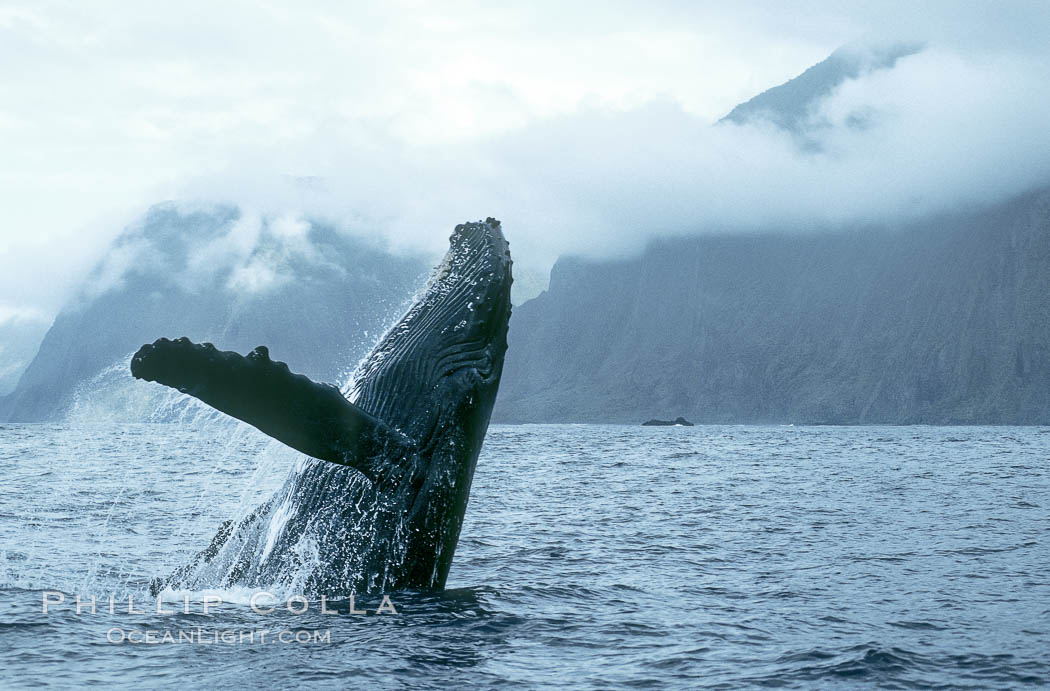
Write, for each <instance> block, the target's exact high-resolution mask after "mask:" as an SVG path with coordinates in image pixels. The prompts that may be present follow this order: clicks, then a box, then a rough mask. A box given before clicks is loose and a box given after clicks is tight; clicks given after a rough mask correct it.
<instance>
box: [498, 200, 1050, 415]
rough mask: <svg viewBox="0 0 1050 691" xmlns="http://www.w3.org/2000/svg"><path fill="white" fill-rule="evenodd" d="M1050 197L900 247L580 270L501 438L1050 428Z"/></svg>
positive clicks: (733, 252)
mask: <svg viewBox="0 0 1050 691" xmlns="http://www.w3.org/2000/svg"><path fill="white" fill-rule="evenodd" d="M1048 296H1050V190H1043V191H1040V192H1034V193H1030V194H1027V195H1025V196H1022V197H1020V198H1017V199H1014V200H1011V201H1009V202H1006V203H1002V204H999V205H997V206H995V207H993V208H989V209H986V210H984V211H981V212H967V213H959V214H956V215H953V216H944V217H939V218H935V219H927V220H925V221H922V222H917V223H912V224H908V225H905V226H901V227H897V228H891V229H881V230H877V229H865V230H861V229H844V230H843V231H841V232H839V233H835V234H820V235H809V236H799V235H785V234H781V235H772V234H770V235H755V234H753V235H732V236H730V235H726V236H706V237H693V238H683V239H675V240H664V241H660V242H657V243H655V244H653V245H651V246H650V247H649V248H648V249H647V251H646V252H645V253H644V254H643V255H642V256H640V257H636V258H633V259H628V260H620V261H604V262H598V261H584V260H580V259H572V258H563V259H562V260H560V261H558V263H557V264H556V265H555V267H554V269H553V271H552V272H551V282H550V288H549V290H548V291H547V292H545V293H543V294H542V295H540V296H539V297H537V298H536V299H534V300H532V301H529V302H527V303H525V304H524V305H522V306H521V307H520V308H519V309H518V310H517V311H516V312H515V316H514V322H513V323H512V324H511V330H510V351H509V354H508V356H507V363H506V369H505V372H504V379H503V381H504V383H503V389H502V390H501V392H500V399H499V402H498V403H497V406H496V411H495V413H494V419H495V420H497V421H501V422H621V423H627V424H631V423H634V424H637V422H636V421H637V420H639V419H645V418H646V416H647V413H649V412H650V411H652V410H654V409H657V410H679V411H682V412H683V413H684V414H685V415H687V416H688V417H689V418H690V419H692V420H695V421H699V422H705V423H719V422H732V423H745V422H751V423H764V422H775V423H831V424H857V423H900V424H915V423H930V424H1037V423H1038V424H1050V298H1048Z"/></svg>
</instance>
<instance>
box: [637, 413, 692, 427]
mask: <svg viewBox="0 0 1050 691" xmlns="http://www.w3.org/2000/svg"><path fill="white" fill-rule="evenodd" d="M692 426H693V423H691V422H689V421H688V420H686V419H685V418H684V417H682V416H678V417H676V418H675V419H674V420H657V419H656V418H653V419H652V420H646V421H645V422H643V423H642V427H692Z"/></svg>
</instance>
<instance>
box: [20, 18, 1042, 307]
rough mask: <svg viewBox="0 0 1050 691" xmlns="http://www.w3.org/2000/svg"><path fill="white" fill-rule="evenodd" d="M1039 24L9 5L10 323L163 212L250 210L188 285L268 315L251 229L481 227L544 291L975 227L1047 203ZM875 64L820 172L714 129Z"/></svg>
mask: <svg viewBox="0 0 1050 691" xmlns="http://www.w3.org/2000/svg"><path fill="white" fill-rule="evenodd" d="M1048 24H1050V5H1047V4H1046V3H1027V2H1013V3H1009V4H1005V5H1003V4H994V5H991V4H981V3H966V4H963V3H958V2H947V1H945V2H941V1H937V0H931V1H930V2H924V3H877V4H872V3H865V2H859V1H857V2H838V3H817V2H803V3H791V4H790V5H785V4H784V3H774V2H754V3H733V4H732V5H729V6H727V5H726V4H725V3H706V2H673V1H669V2H664V3H630V2H619V3H612V4H608V5H605V6H603V9H602V11H595V10H594V9H593V7H591V8H585V7H584V6H572V7H566V6H564V4H563V3H553V2H552V3H544V2H539V3H530V4H529V5H527V6H520V7H493V6H491V5H489V4H485V3H473V2H458V3H441V4H440V5H426V4H418V3H409V2H404V3H401V2H392V3H384V4H382V5H372V6H348V5H345V4H342V3H329V2H315V3H311V4H309V5H305V6H302V7H301V8H300V9H297V10H294V11H293V10H291V9H285V8H280V7H276V6H272V5H269V4H265V3H264V4H258V3H248V2H234V3H229V4H224V5H222V6H221V7H216V6H214V5H205V4H193V3H190V4H188V5H179V6H178V7H176V6H172V7H171V8H168V9H167V10H165V11H158V10H157V8H145V7H143V8H137V7H132V6H128V5H127V4H125V3H117V4H107V3H105V2H100V3H92V4H91V5H83V6H70V5H68V4H51V3H46V2H45V3H37V2H33V3H8V5H6V6H5V8H4V9H2V10H0V64H2V66H3V67H4V71H5V74H6V75H8V79H7V81H6V82H5V91H4V94H0V112H2V113H3V116H2V117H0V136H3V137H4V138H5V164H4V169H2V170H0V178H2V180H0V181H2V182H3V183H4V184H3V185H2V186H0V190H2V192H0V195H2V199H0V208H3V209H4V213H5V218H4V222H3V223H2V224H0V305H8V306H9V307H8V308H9V309H12V308H19V309H22V308H33V309H37V310H41V311H44V312H47V311H54V310H55V309H57V306H58V305H60V304H61V302H62V301H63V300H64V299H65V296H66V295H68V294H69V292H70V290H71V289H72V286H75V285H77V283H78V281H79V278H80V277H82V276H83V275H84V274H85V273H86V272H87V270H88V268H89V267H90V266H91V265H92V264H94V263H95V261H96V260H97V258H98V257H99V256H101V255H102V254H103V252H104V248H106V247H107V246H108V245H109V243H110V242H111V241H112V239H113V238H114V237H115V236H116V235H117V233H119V232H120V230H121V228H123V227H124V226H125V225H127V224H129V223H130V222H132V221H133V220H134V218H135V217H136V216H139V215H141V213H142V210H143V209H145V208H146V207H147V206H148V205H149V204H152V203H154V202H157V201H161V200H164V199H199V200H203V201H210V202H220V203H233V204H238V205H239V206H241V207H242V208H243V209H244V211H245V214H244V215H243V216H242V221H241V223H242V224H243V226H239V227H238V228H237V229H235V230H234V231H233V232H231V234H230V235H229V237H223V238H222V239H221V240H219V241H216V242H214V243H211V244H206V245H205V246H202V247H201V248H200V249H199V254H197V255H195V258H193V259H192V260H191V266H190V269H191V270H192V269H193V262H194V261H195V262H197V263H196V267H197V268H198V269H200V270H204V271H210V270H211V269H212V268H213V267H214V266H217V265H220V264H225V265H228V266H235V267H240V268H241V270H242V273H241V274H238V275H240V276H242V278H243V281H244V285H252V286H258V287H262V286H265V285H271V284H272V281H271V280H270V278H268V277H267V274H266V273H265V272H262V271H260V270H259V269H258V266H259V262H262V264H261V265H262V266H269V267H270V268H271V269H273V271H274V272H275V273H274V276H273V280H275V281H276V280H279V279H280V277H279V274H280V266H279V259H280V258H279V257H276V258H274V257H269V258H267V257H263V256H261V255H258V254H253V253H254V252H256V249H257V247H258V244H259V242H260V238H261V234H260V230H259V229H260V228H261V227H262V225H263V224H269V228H270V232H271V234H274V235H279V236H281V238H282V240H281V242H282V247H285V248H286V250H287V251H289V252H298V253H299V254H301V255H303V256H305V254H303V253H308V252H309V246H308V244H306V245H304V244H303V243H302V242H301V241H300V240H301V235H302V229H303V228H304V224H305V222H306V221H307V220H309V219H314V218H317V219H320V220H326V221H331V222H333V223H336V224H338V225H339V226H340V227H341V228H344V229H345V230H346V231H347V232H352V233H357V234H361V235H368V236H372V237H379V238H380V239H382V240H383V241H385V242H387V243H388V244H389V245H390V246H391V247H393V248H394V249H405V248H411V249H420V248H421V249H424V250H426V251H430V252H435V253H436V252H439V251H441V250H442V249H443V247H444V245H445V242H446V240H447V236H448V233H449V232H450V230H451V228H452V227H453V226H454V225H455V224H456V223H458V222H461V221H463V220H465V219H471V218H481V217H484V216H487V215H494V216H497V217H500V218H501V219H503V220H504V223H505V227H506V228H507V232H508V235H509V237H510V240H511V243H512V246H513V248H514V252H515V257H516V261H517V263H518V266H519V267H522V268H529V267H532V268H534V269H535V270H538V271H542V269H543V268H544V267H546V266H549V264H550V262H552V261H553V260H554V259H555V258H556V257H557V256H558V255H559V254H562V253H566V252H574V253H590V254H595V255H610V254H615V253H621V252H625V251H631V250H633V249H637V248H638V247H640V246H642V245H643V244H644V243H645V242H646V241H647V240H648V239H649V238H652V237H654V236H657V235H661V234H681V233H701V232H724V231H740V230H750V229H755V228H767V229H776V230H781V231H783V232H799V231H804V230H808V229H829V228H841V227H853V226H865V225H870V224H873V223H875V224H877V223H888V222H893V221H895V220H898V219H902V218H911V217H914V216H916V215H920V214H924V213H931V212H936V211H938V210H942V209H947V208H954V207H956V206H958V205H961V204H962V205H972V204H979V203H988V202H993V201H995V200H997V199H1002V198H1005V197H1007V196H1009V195H1011V194H1016V193H1018V192H1020V191H1023V190H1024V189H1027V188H1029V187H1031V186H1034V185H1040V184H1046V183H1047V181H1048V170H1050V167H1048V161H1050V155H1048V152H1047V148H1048V144H1047V141H1048V140H1047V138H1046V137H1045V136H1044V135H1043V133H1042V129H1041V128H1042V126H1043V123H1045V122H1046V121H1047V115H1048V114H1050V113H1048V112H1047V110H1048V105H1047V104H1050V98H1048V96H1050V94H1048V93H1047V92H1048V86H1047V85H1050V79H1047V77H1048V76H1050V75H1048V70H1047V65H1048V64H1050V57H1048V51H1050V49H1048V48H1047V46H1046V41H1045V37H1043V36H1042V33H1043V32H1041V31H1040V28H1041V27H1044V26H1046V25H1048ZM887 40H892V41H924V42H926V44H927V45H928V46H929V47H928V48H927V50H925V51H923V52H922V53H920V54H918V55H914V56H910V57H908V58H905V59H902V60H900V61H899V62H898V64H897V65H896V66H895V67H894V68H893V69H891V70H882V71H877V72H873V73H870V74H867V75H864V76H862V77H860V78H858V79H855V80H850V81H848V82H846V83H844V84H843V85H841V86H840V88H838V89H837V90H836V91H834V92H833V93H832V94H831V95H830V96H829V97H828V98H826V99H824V100H823V101H821V102H820V103H817V104H814V110H813V112H812V118H813V122H814V123H822V125H829V126H820V127H817V126H816V125H814V129H813V133H814V136H817V137H819V138H820V142H821V147H820V149H819V150H818V151H812V150H804V149H803V148H800V147H799V146H798V142H797V141H795V140H794V138H792V137H791V136H789V135H787V134H785V133H784V132H783V131H781V130H778V129H777V128H775V127H773V126H769V125H763V124H762V123H756V124H752V125H747V126H737V125H732V124H722V125H718V126H715V125H714V124H713V123H714V122H715V121H716V120H717V119H718V118H719V117H721V116H722V115H724V114H725V113H727V112H728V111H729V110H730V109H731V108H732V107H733V106H734V105H735V104H736V103H739V102H741V101H744V100H747V99H748V98H750V97H751V96H753V95H755V94H756V93H758V92H760V91H762V90H763V89H766V88H768V87H770V86H773V85H775V84H778V83H781V82H783V81H785V80H787V79H788V78H790V77H792V76H795V75H797V74H798V73H800V72H802V71H803V70H804V69H805V68H806V67H808V66H809V65H812V64H814V63H816V62H818V61H820V60H821V59H823V58H824V57H825V56H826V55H827V54H829V53H830V52H831V51H832V50H834V49H835V48H836V47H838V46H839V45H842V44H844V43H849V42H851V41H863V42H868V43H871V44H873V45H877V44H878V43H879V42H880V41H887ZM90 219H97V220H95V221H94V222H89V221H90ZM282 219H283V220H282ZM296 238H300V240H297V239H296ZM252 257H255V259H252ZM120 259H121V257H120V252H116V253H115V254H114V255H113V256H112V257H110V259H109V261H110V263H111V264H112V268H113V271H114V272H116V274H117V275H118V276H119V275H120V267H119V262H120ZM253 262H255V263H254V264H253ZM251 267H256V268H251ZM114 280H117V279H114ZM238 280H241V279H238Z"/></svg>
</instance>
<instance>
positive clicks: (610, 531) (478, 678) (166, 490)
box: [0, 422, 1050, 689]
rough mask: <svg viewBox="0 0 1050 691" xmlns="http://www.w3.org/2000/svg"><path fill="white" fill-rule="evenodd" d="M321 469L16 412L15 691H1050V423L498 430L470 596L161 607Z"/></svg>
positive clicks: (170, 430)
mask: <svg viewBox="0 0 1050 691" xmlns="http://www.w3.org/2000/svg"><path fill="white" fill-rule="evenodd" d="M298 460H299V459H298V457H297V455H296V454H295V453H294V452H292V451H290V450H288V449H285V448H284V447H282V446H281V445H280V444H277V443H276V442H272V441H270V440H268V439H267V438H266V437H264V436H263V435H261V434H260V433H258V432H256V431H255V430H252V429H251V428H248V427H247V426H245V425H240V424H218V423H201V424H124V423H115V422H94V423H90V424H87V423H85V424H80V423H69V424H25V425H12V424H9V425H2V426H0V687H2V688H23V687H25V688H31V687H55V688H72V687H81V686H90V685H93V686H100V687H135V688H151V687H173V686H177V687H181V688H230V687H237V688H258V687H266V688H347V687H349V688H366V689H386V688H391V689H393V688H434V689H439V688H440V689H444V688H449V687H453V686H459V687H468V686H469V687H474V686H476V687H483V688H492V687H501V688H503V687H506V688H555V687H557V688H562V687H570V688H597V689H609V688H639V687H640V688H734V689H735V688H748V687H783V688H859V687H878V688H890V689H910V688H975V689H976V688H979V689H987V688H1016V687H1020V686H1036V687H1038V686H1046V685H1050V429H1048V428H1040V427H921V426H910V427H804V426H803V427H796V426H696V427H641V426H615V425H522V426H501V425H494V426H492V427H490V429H489V432H488V438H487V440H486V442H485V446H484V449H483V451H482V454H481V458H480V460H479V461H478V465H477V471H476V474H475V477H474V485H473V490H472V493H471V497H470V503H469V505H468V507H467V514H466V520H465V523H464V526H463V531H462V535H461V538H460V541H459V546H458V549H457V552H456V556H455V560H454V562H453V565H452V570H451V573H450V576H449V582H448V587H447V589H446V590H444V591H443V592H436V593H426V592H405V591H402V592H391V593H371V594H359V595H357V596H355V600H354V601H353V602H351V601H350V600H349V599H348V598H335V599H334V600H333V601H328V602H318V601H313V600H310V599H308V598H302V597H299V596H297V595H296V594H295V593H283V592H272V593H271V592H269V591H262V590H257V591H246V590H243V589H237V588H234V589H225V590H223V589H221V588H217V589H215V590H212V591H200V592H195V593H187V594H182V595H181V598H182V599H180V600H176V601H171V600H164V599H162V600H161V601H160V603H159V604H158V603H157V602H156V600H154V599H153V598H152V597H151V596H150V594H149V584H150V581H151V579H153V578H154V577H156V576H163V575H166V574H168V573H170V572H171V571H172V570H173V569H174V568H176V567H177V566H179V565H180V564H182V563H185V562H186V561H187V560H188V559H189V558H190V557H191V555H193V554H194V553H196V552H197V551H199V550H201V549H203V548H205V547H206V546H207V545H208V543H209V541H210V540H211V538H212V536H213V535H214V534H215V531H216V530H217V529H218V527H219V525H220V524H221V523H222V521H223V520H225V519H227V518H229V517H231V516H233V515H236V514H238V512H242V511H243V509H244V507H246V506H248V505H252V504H255V503H258V502H260V501H262V500H263V499H265V498H266V496H268V494H269V493H272V492H273V491H274V490H275V489H276V488H277V487H278V486H279V485H280V484H281V483H282V481H283V480H284V479H285V477H286V476H287V475H288V473H289V472H291V471H292V469H293V467H294V466H295V464H296V463H297V461H298ZM78 599H79V604H80V607H79V611H78V607H77V601H78ZM92 602H93V603H94V611H92V608H91V605H92ZM45 607H46V610H47V611H46V612H45ZM158 609H159V612H158Z"/></svg>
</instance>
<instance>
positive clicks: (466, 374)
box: [350, 218, 513, 445]
mask: <svg viewBox="0 0 1050 691" xmlns="http://www.w3.org/2000/svg"><path fill="white" fill-rule="evenodd" d="M512 280H513V279H512V276H511V259H510V250H509V246H508V243H507V241H506V239H505V238H504V237H503V231H502V229H501V227H500V222H499V221H497V220H495V219H493V218H489V219H486V220H485V221H479V222H477V223H463V224H461V225H458V226H456V228H455V230H454V232H453V233H452V236H451V237H450V238H449V249H448V252H447V253H446V255H445V257H444V259H443V261H442V262H441V263H440V264H439V265H438V266H437V268H436V269H435V270H434V273H433V275H432V276H431V277H430V280H429V281H428V283H427V285H426V287H425V288H424V289H423V293H422V295H421V296H420V297H419V299H418V300H417V301H416V303H415V304H414V305H413V306H412V308H411V309H410V310H409V311H408V313H407V314H406V315H405V316H404V317H403V318H402V319H401V320H400V321H399V322H398V323H397V324H396V325H395V326H394V327H393V328H392V329H391V330H390V331H389V332H388V333H387V335H386V336H385V337H384V338H383V340H382V341H381V342H380V344H379V345H378V346H377V347H376V348H375V350H374V351H373V352H372V354H371V356H370V357H369V358H368V359H367V360H366V361H365V362H364V363H363V364H362V366H361V367H360V368H359V369H358V373H357V375H356V376H355V386H354V388H353V390H352V391H351V395H350V398H351V400H353V401H354V402H355V403H356V404H357V405H359V406H361V407H362V408H364V409H365V410H368V411H369V412H370V413H372V414H373V415H375V416H376V417H378V418H380V419H382V420H385V421H386V422H387V423H388V424H391V425H394V426H396V427H397V428H398V429H400V430H402V431H403V432H404V433H405V434H407V435H408V436H410V437H412V438H414V439H417V440H418V441H419V443H420V444H421V445H425V444H426V443H427V440H428V439H430V438H432V437H433V436H434V435H435V434H437V433H440V432H442V431H446V432H447V431H449V430H448V427H449V426H455V427H457V428H458V431H459V432H460V433H461V434H464V433H468V436H471V435H470V434H469V433H470V432H472V431H475V430H480V435H481V436H484V431H485V428H486V427H487V425H488V420H489V416H490V415H491V412H492V406H493V404H494V403H495V399H496V392H497V390H498V388H499V381H500V376H501V374H502V372H503V358H504V355H505V353H506V351H507V326H508V323H509V319H510V311H511V304H510V286H511V282H512ZM473 436H476V435H473ZM480 441H481V440H480V438H477V439H474V438H472V439H471V442H472V443H473V445H478V444H480ZM474 442H476V443H474Z"/></svg>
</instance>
